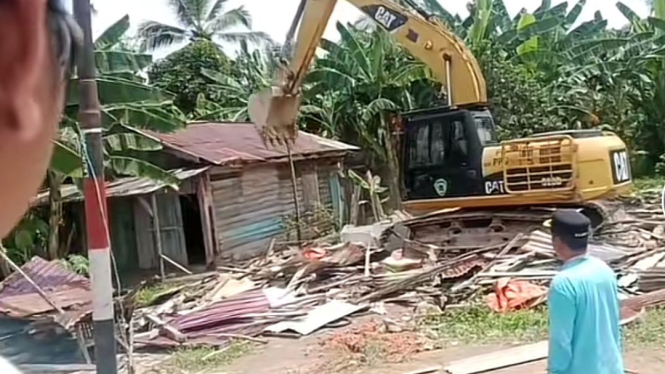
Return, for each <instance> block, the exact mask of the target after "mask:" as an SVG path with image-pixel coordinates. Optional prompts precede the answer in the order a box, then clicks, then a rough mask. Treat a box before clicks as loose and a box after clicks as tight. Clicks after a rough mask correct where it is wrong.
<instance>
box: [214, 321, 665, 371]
mask: <svg viewBox="0 0 665 374" xmlns="http://www.w3.org/2000/svg"><path fill="white" fill-rule="evenodd" d="M329 334H332V332H331V331H330V330H329V331H324V332H320V333H318V334H315V335H314V336H308V337H304V338H301V339H294V340H289V339H269V342H268V344H266V345H264V346H261V347H257V348H256V349H255V350H253V352H252V353H250V354H248V355H246V356H244V357H242V358H240V359H238V360H237V361H236V362H234V363H233V364H232V365H230V366H228V367H225V368H223V369H219V370H214V371H210V372H209V373H215V374H241V373H242V374H245V373H252V374H309V373H316V374H333V373H336V371H335V370H334V369H330V368H327V369H322V365H321V364H322V363H323V362H325V361H326V360H328V359H330V356H331V352H326V350H325V348H324V347H323V346H322V345H321V341H324V340H325V339H326V336H327V335H329ZM503 348H508V346H503V347H502V346H484V347H479V346H453V347H446V348H444V349H439V350H434V351H430V352H424V353H420V354H417V355H415V356H414V357H412V358H411V359H409V360H408V361H407V362H402V363H391V364H377V365H372V366H364V367H358V368H356V369H353V370H347V371H344V373H353V374H355V373H370V372H371V373H373V374H405V373H409V372H411V371H416V370H420V369H424V368H428V367H433V366H442V367H443V366H445V365H446V364H447V363H449V362H452V361H455V360H459V359H463V358H467V357H471V356H474V355H478V354H483V353H488V352H492V351H497V350H501V349H503ZM545 368H546V362H545V361H539V362H535V363H530V364H526V365H522V366H516V367H512V368H507V369H503V370H498V371H494V372H493V374H531V373H533V374H544V373H546V371H545ZM626 368H627V369H629V370H631V371H632V372H637V373H639V374H661V373H663V371H664V369H665V347H663V348H661V349H651V350H640V351H636V350H632V349H631V350H628V352H627V353H626ZM442 372H443V371H440V373H442Z"/></svg>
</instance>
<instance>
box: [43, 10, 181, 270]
mask: <svg viewBox="0 0 665 374" xmlns="http://www.w3.org/2000/svg"><path fill="white" fill-rule="evenodd" d="M129 27H130V23H129V17H127V16H125V17H123V18H121V19H120V20H118V21H117V22H116V23H115V24H113V25H112V26H111V27H109V28H108V29H107V30H106V31H105V32H103V33H102V35H101V36H100V37H99V38H97V39H96V40H95V61H96V64H97V74H98V79H97V85H98V93H99V100H100V103H101V114H102V124H103V132H102V139H103V142H104V147H105V152H104V163H105V167H106V170H108V173H107V175H106V176H107V177H109V178H113V177H117V176H123V175H125V176H142V177H149V178H153V179H158V180H161V181H167V182H169V183H174V184H175V183H176V180H175V178H173V177H172V176H171V175H170V174H169V173H168V172H166V171H165V170H163V169H161V168H160V167H158V166H156V165H154V164H152V163H151V162H149V161H148V157H147V152H153V151H157V150H159V149H160V148H161V146H160V144H158V143H156V142H155V141H153V140H151V139H148V138H146V137H144V136H142V135H140V134H139V133H138V132H136V131H135V130H134V128H139V129H149V130H153V131H158V132H170V131H174V130H176V129H178V128H181V127H183V126H184V124H185V120H184V116H183V115H182V113H181V112H180V111H179V110H178V109H177V108H176V107H175V106H174V105H173V103H172V102H171V101H170V100H169V97H168V96H166V95H164V94H163V93H162V92H160V91H159V90H157V89H155V88H154V87H151V86H149V85H147V84H146V83H145V80H144V79H143V78H142V77H141V76H140V75H139V73H140V72H142V71H143V70H144V69H145V68H146V67H147V66H148V65H149V64H151V63H152V57H151V56H150V55H147V54H142V53H137V52H135V51H129V50H125V49H123V48H122V45H121V41H122V38H123V36H124V35H125V33H126V32H127V30H128V29H129ZM69 86H70V94H69V99H68V102H67V104H66V108H65V116H64V118H63V120H62V122H61V125H60V129H59V136H58V138H57V139H56V140H55V151H54V155H53V159H52V162H51V167H50V169H49V171H48V175H47V184H48V187H49V205H50V219H49V226H50V231H49V232H50V236H49V240H48V242H49V249H48V255H49V257H51V258H56V257H58V255H59V253H58V246H59V239H58V227H59V225H60V221H61V217H62V206H61V204H62V202H61V199H60V195H59V190H60V186H61V185H62V183H64V181H65V180H67V179H71V180H72V181H73V182H75V183H77V182H79V181H80V178H81V177H82V176H83V170H84V168H85V165H84V162H86V161H87V160H88V156H87V152H86V151H85V147H84V144H83V137H82V135H81V129H80V124H79V122H78V120H77V115H78V107H79V93H78V80H77V79H76V77H73V78H72V79H71V81H70V84H69ZM77 184H78V183H77Z"/></svg>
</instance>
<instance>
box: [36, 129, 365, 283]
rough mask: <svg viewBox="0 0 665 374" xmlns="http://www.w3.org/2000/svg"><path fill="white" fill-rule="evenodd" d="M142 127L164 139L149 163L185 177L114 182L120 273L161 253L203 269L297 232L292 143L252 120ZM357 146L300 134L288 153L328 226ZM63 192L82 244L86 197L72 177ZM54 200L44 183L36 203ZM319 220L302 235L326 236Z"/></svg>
mask: <svg viewBox="0 0 665 374" xmlns="http://www.w3.org/2000/svg"><path fill="white" fill-rule="evenodd" d="M142 133H143V134H144V135H146V136H148V137H151V138H152V139H154V140H156V141H158V142H159V143H161V144H162V146H163V149H162V150H161V151H158V152H155V155H154V156H153V157H152V159H151V161H152V162H154V163H155V164H156V165H159V166H160V167H162V168H164V169H166V170H170V171H172V172H173V175H174V176H175V177H176V178H177V179H178V180H179V181H180V184H179V187H178V189H177V190H176V189H173V188H172V187H170V186H169V185H168V184H167V183H165V182H160V181H154V180H151V179H148V178H136V177H128V178H119V179H116V180H113V181H109V182H107V186H106V189H107V196H108V206H109V227H110V236H111V243H112V247H113V253H114V256H115V260H116V262H117V264H118V268H119V270H120V272H121V273H122V274H140V273H141V271H143V270H154V269H157V268H158V265H159V258H160V257H159V253H161V254H163V255H164V256H166V257H168V258H169V259H170V260H172V261H174V262H176V263H177V264H180V265H182V266H184V267H187V268H190V269H195V270H198V269H201V268H204V267H209V266H210V265H211V264H213V263H214V262H215V260H216V259H218V258H220V257H227V258H236V259H238V258H248V257H252V256H254V255H256V254H257V253H260V252H261V251H265V249H266V247H267V245H268V243H269V241H270V240H271V239H273V238H282V239H284V240H295V239H296V237H295V235H294V232H295V231H294V229H293V228H292V227H289V221H288V217H290V216H291V217H292V216H294V214H295V211H296V200H295V199H294V188H293V183H292V182H293V180H292V173H291V167H290V163H289V155H288V152H287V149H286V147H285V146H279V145H277V146H274V147H266V146H265V145H264V143H263V142H262V140H261V138H260V137H259V135H258V134H257V132H256V129H255V128H254V126H253V125H251V124H241V123H193V124H190V125H189V126H188V127H187V128H186V129H183V130H180V131H177V132H175V133H171V134H158V133H153V132H142ZM355 149H356V147H354V146H351V145H347V144H344V143H340V142H337V141H333V140H329V139H324V138H321V137H318V136H315V135H312V134H307V133H304V132H300V134H299V136H298V138H297V140H296V142H295V144H293V145H292V146H291V156H292V159H293V161H294V166H295V181H296V183H295V185H296V190H297V196H298V199H297V204H298V208H299V210H300V211H301V213H303V214H307V213H308V212H310V213H311V214H313V215H315V214H314V213H312V212H317V211H319V210H324V211H326V212H328V214H329V216H330V219H329V220H327V221H328V222H320V223H321V225H324V226H325V225H333V224H335V223H336V222H335V221H339V220H340V219H341V216H342V209H343V208H342V207H343V204H342V193H341V188H340V181H339V171H340V169H341V165H342V161H343V160H344V158H345V157H346V156H347V154H348V153H349V152H350V151H353V150H355ZM61 196H62V199H63V201H64V204H66V205H68V206H69V207H68V208H69V210H70V211H72V212H74V213H73V214H72V215H73V217H74V221H75V224H76V226H77V227H78V229H77V230H76V234H75V237H76V238H75V240H73V244H72V246H73V247H79V250H80V251H81V252H85V244H84V243H85V242H86V241H85V237H84V235H85V229H84V225H85V219H84V214H83V213H84V210H83V195H82V193H81V191H80V189H79V188H78V187H77V186H74V185H65V186H63V187H62V188H61ZM47 203H48V191H45V192H42V193H40V194H39V196H37V198H36V199H35V201H34V202H33V205H45V204H47ZM154 218H156V219H154ZM312 227H313V230H310V232H303V233H302V234H303V235H304V238H307V237H308V236H309V237H313V236H317V235H318V234H320V232H318V231H317V225H312ZM325 229H326V228H325V227H322V228H321V230H325ZM155 232H159V233H160V235H159V236H157V235H155V234H154V233H155Z"/></svg>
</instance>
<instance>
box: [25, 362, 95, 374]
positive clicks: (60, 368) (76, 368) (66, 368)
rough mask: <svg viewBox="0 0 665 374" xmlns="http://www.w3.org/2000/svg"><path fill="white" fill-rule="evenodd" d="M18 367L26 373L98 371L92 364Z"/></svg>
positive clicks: (28, 365)
mask: <svg viewBox="0 0 665 374" xmlns="http://www.w3.org/2000/svg"><path fill="white" fill-rule="evenodd" d="M17 366H18V368H19V369H21V370H23V371H25V372H26V373H75V372H80V371H90V372H94V371H95V370H96V369H95V365H90V364H62V365H57V364H39V365H38V364H23V365H17Z"/></svg>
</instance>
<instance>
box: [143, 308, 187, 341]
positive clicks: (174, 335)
mask: <svg viewBox="0 0 665 374" xmlns="http://www.w3.org/2000/svg"><path fill="white" fill-rule="evenodd" d="M145 318H146V319H147V320H148V321H150V322H152V323H153V324H155V326H157V328H159V330H160V331H161V332H162V333H164V334H165V335H166V336H168V337H169V338H171V339H173V340H175V341H177V342H179V343H182V342H185V341H187V337H186V336H185V335H184V334H183V333H181V332H180V331H178V330H177V329H176V328H175V327H173V326H171V325H169V324H168V323H166V322H164V321H162V320H161V319H159V317H157V316H154V315H151V314H148V315H147V316H145Z"/></svg>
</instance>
